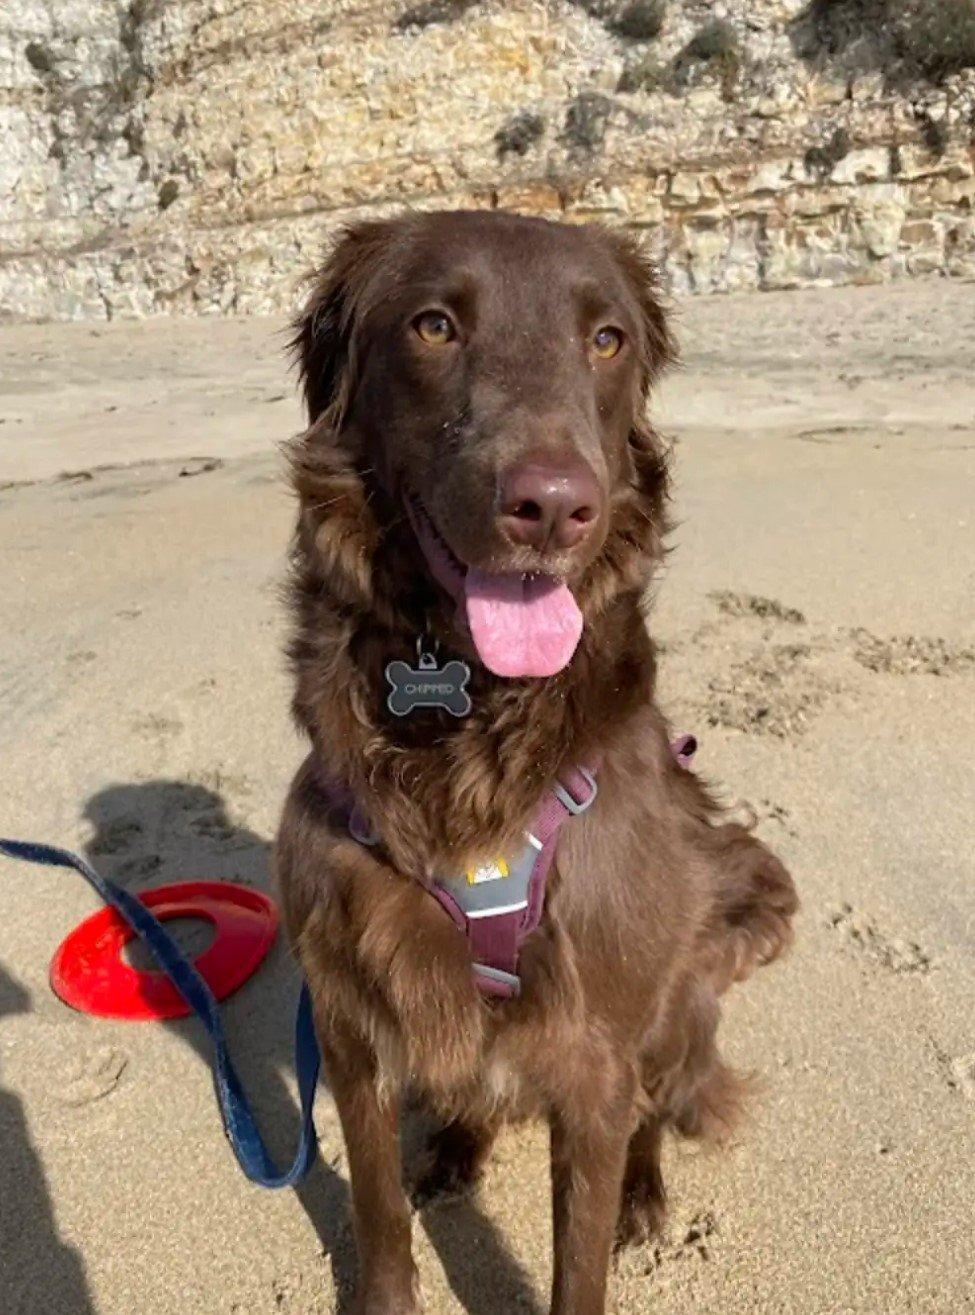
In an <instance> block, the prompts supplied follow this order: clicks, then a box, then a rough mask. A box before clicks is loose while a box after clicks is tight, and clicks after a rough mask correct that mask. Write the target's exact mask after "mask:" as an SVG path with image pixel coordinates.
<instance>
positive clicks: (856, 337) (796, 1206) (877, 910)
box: [0, 280, 975, 1315]
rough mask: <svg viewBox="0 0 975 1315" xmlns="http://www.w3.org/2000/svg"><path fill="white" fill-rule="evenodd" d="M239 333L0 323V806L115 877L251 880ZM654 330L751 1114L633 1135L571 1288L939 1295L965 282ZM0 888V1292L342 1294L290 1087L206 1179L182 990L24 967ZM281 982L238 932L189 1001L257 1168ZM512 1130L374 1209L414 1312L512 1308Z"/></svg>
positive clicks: (731, 1014)
mask: <svg viewBox="0 0 975 1315" xmlns="http://www.w3.org/2000/svg"><path fill="white" fill-rule="evenodd" d="M283 330H284V326H283V324H282V322H280V321H271V320H262V319H249V320H238V321H223V320H216V319H198V320H193V321H180V320H158V321H150V322H145V323H139V324H126V323H118V322H116V323H111V324H107V325H97V326H96V325H91V324H72V325H48V326H41V325H39V326H28V325H25V326H17V327H6V328H0V557H2V562H3V571H2V574H0V618H2V623H0V755H2V765H3V787H2V794H0V834H5V835H12V836H19V837H25V838H26V837H29V838H33V839H40V840H47V841H50V842H52V843H57V844H62V845H65V846H68V847H71V848H76V849H78V850H79V851H81V852H83V853H85V854H86V855H88V856H89V858H90V860H91V861H92V862H93V863H95V865H96V866H97V867H98V868H99V869H100V870H101V871H102V872H103V873H104V874H105V875H106V876H110V877H112V878H114V879H115V880H117V881H119V882H121V883H123V884H124V885H126V886H127V887H128V888H130V889H133V890H138V889H141V888H143V887H145V886H150V885H157V884H161V883H164V882H169V881H174V880H178V879H183V878H191V877H206V878H212V879H233V880H237V881H242V882H244V883H247V884H252V885H254V886H257V887H261V888H267V885H268V847H269V841H270V838H271V837H272V835H273V832H274V828H275V825H276V821H277V815H278V812H279V809H280V805H281V802H282V798H283V794H284V791H285V789H286V787H287V784H288V782H289V779H290V776H291V774H292V772H293V770H294V767H295V765H296V764H297V762H298V761H299V759H300V757H301V756H302V754H303V747H302V744H301V742H300V740H299V738H298V736H297V735H296V733H295V732H294V730H293V729H292V727H291V725H290V722H289V718H288V699H289V692H290V691H289V681H288V678H287V673H286V671H285V666H284V662H283V659H282V656H281V649H282V637H283V633H284V614H283V610H282V606H281V603H280V599H279V585H280V582H281V578H282V575H283V565H284V554H285V550H286V546H287V541H288V536H289V531H290V523H291V517H292V506H291V502H290V498H289V494H288V492H287V490H286V487H285V484H284V481H283V478H282V462H281V459H280V455H279V453H278V445H279V444H280V443H281V442H282V441H283V440H285V439H286V438H288V437H289V435H291V434H292V433H293V432H295V431H296V430H297V429H298V427H299V424H300V416H299V410H298V406H297V401H296V398H295V394H294V380H293V378H292V377H291V376H290V375H289V374H288V372H287V369H286V364H285V361H284V358H283V354H282V349H283V342H284V332H283ZM678 332H679V336H680V339H681V341H682V344H683V348H684V356H685V363H684V367H683V369H682V370H681V371H680V372H678V373H676V374H675V375H674V376H673V377H672V378H671V379H670V380H668V382H667V384H666V385H665V387H664V388H663V390H662V392H661V394H660V396H659V398H658V399H657V401H656V404H655V416H656V418H657V420H658V423H659V424H660V425H661V427H662V428H663V429H664V431H665V432H666V433H668V434H669V435H672V436H673V438H674V441H675V459H674V460H675V506H674V511H675V516H676V519H677V522H678V524H677V528H676V530H675V533H674V535H673V539H672V546H673V549H674V551H673V553H672V554H671V556H670V558H669V561H668V565H667V569H666V571H665V573H664V575H663V576H662V577H661V580H660V582H659V586H658V590H657V593H658V601H657V605H656V609H655V612H654V615H653V621H652V626H653V630H654V633H655V635H656V636H657V638H658V640H659V642H660V645H661V648H662V674H661V692H662V697H663V699H664V702H665V704H666V706H667V708H668V710H669V711H670V713H671V714H672V716H673V718H674V720H675V722H677V723H678V724H679V725H680V726H681V727H686V728H687V729H692V730H694V731H695V732H697V734H698V735H699V737H700V740H701V746H702V747H701V751H700V754H699V769H700V770H701V771H702V772H703V773H704V774H705V775H706V776H707V777H708V778H709V779H711V780H712V781H714V782H716V783H718V784H719V786H720V788H721V791H722V795H723V797H724V798H725V799H726V800H727V801H728V802H729V803H731V804H734V805H735V806H736V807H740V808H741V809H742V810H744V811H747V810H753V811H754V813H755V814H756V815H757V817H758V819H759V827H760V831H761V834H762V835H763V836H765V837H767V839H768V840H769V841H770V842H771V843H772V844H773V845H774V846H775V847H776V848H777V849H778V850H779V852H780V853H781V854H782V855H783V857H784V858H785V859H786V861H787V862H788V863H789V865H790V866H791V868H792V870H793V873H794V875H795V878H796V881H797V884H798V886H799V890H800V894H801V897H802V901H803V910H802V914H801V918H800V920H799V924H798V941H797V945H796V949H795V951H794V952H793V954H792V955H791V956H790V957H789V958H788V959H787V960H786V961H785V962H784V963H782V964H779V965H776V966H775V967H773V968H771V969H769V970H768V971H766V972H764V973H761V974H759V976H758V977H757V978H755V979H753V981H752V982H750V983H749V984H748V985H747V986H745V987H744V988H742V989H740V990H738V991H735V992H733V993H732V994H731V995H730V996H729V998H728V1000H727V1008H726V1022H725V1028H724V1038H725V1048H726V1050H727V1052H728V1054H729V1056H730V1057H732V1058H733V1059H734V1061H735V1062H736V1063H737V1064H739V1065H740V1066H741V1067H742V1068H744V1069H749V1070H752V1071H754V1072H756V1073H757V1074H759V1075H760V1076H761V1079H762V1090H761V1094H760V1097H759V1098H758V1100H757V1101H756V1102H755V1105H754V1110H753V1118H752V1120H751V1122H750V1124H748V1125H747V1126H746V1127H745V1128H743V1130H742V1131H741V1133H740V1134H738V1135H737V1136H736V1138H735V1141H734V1144H733V1146H732V1147H731V1148H730V1150H729V1151H727V1152H726V1153H723V1154H709V1153H700V1152H695V1151H694V1150H693V1148H688V1147H687V1146H680V1145H676V1144H674V1145H672V1146H671V1147H670V1148H669V1151H668V1155H667V1159H668V1163H667V1166H666V1168H667V1177H668V1181H669V1184H670V1186H671V1189H672V1202H671V1218H670V1224H669V1230H668V1233H667V1236H666V1237H665V1238H664V1239H663V1240H662V1241H661V1242H660V1243H658V1244H656V1245H653V1246H647V1247H643V1248H639V1249H636V1250H632V1251H629V1252H626V1253H624V1254H622V1255H621V1256H620V1257H619V1258H618V1260H617V1261H616V1263H615V1265H614V1272H613V1277H612V1284H611V1299H610V1309H611V1310H613V1311H615V1312H619V1313H620V1315H623V1313H626V1315H630V1313H633V1315H636V1313H637V1312H654V1313H657V1312H659V1313H660V1315H691V1313H692V1312H694V1313H695V1315H696V1313H698V1312H703V1311H708V1312H710V1313H711V1315H739V1313H740V1315H854V1313H856V1315H888V1313H889V1315H948V1312H952V1313H953V1315H955V1313H957V1312H960V1311H968V1310H975V1263H973V1242H972V1214H973V1205H972V1203H973V1202H975V1023H973V1008H972V1005H973V1002H975V881H973V877H975V872H973V862H972V821H973V807H972V798H973V792H972V768H973V765H975V698H973V694H975V603H973V600H975V528H973V515H972V501H973V500H972V491H973V488H975V368H973V366H975V349H973V343H975V288H973V286H972V284H971V283H967V284H966V283H961V282H958V283H950V282H944V281H940V280H938V281H931V282H918V283H911V284H906V283H905V284H895V285H893V286H888V287H868V288H845V289H835V290H824V291H821V292H804V293H797V294H794V293H775V294H765V295H747V296H746V295H737V296H732V297H724V298H718V299H704V300H698V301H693V302H688V303H685V304H683V305H681V306H680V307H678ZM0 882H2V908H3V916H2V917H0V1310H2V1311H3V1312H4V1315H86V1313H89V1312H90V1313H92V1315H95V1313H97V1315H142V1313H143V1312H145V1315H231V1313H235V1315H271V1313H272V1312H273V1313H274V1315H279V1313H281V1312H283V1313H284V1315H312V1313H313V1312H314V1313H316V1315H317V1313H319V1312H337V1311H347V1310H348V1296H349V1287H350V1281H351V1272H352V1264H353V1258H352V1257H353V1252H352V1241H351V1235H350V1230H349V1224H348V1219H347V1178H346V1167H345V1157H344V1152H343V1149H342V1142H341V1137H340V1134H339V1130H338V1125H337V1120H336V1118H335V1114H334V1109H333V1107H332V1104H331V1101H330V1098H329V1095H328V1092H327V1090H326V1089H325V1088H324V1087H323V1088H322V1090H321V1092H320V1094H319V1103H318V1109H317V1125H318V1130H319V1134H320V1140H321V1155H320V1160H319V1162H318V1164H317V1165H316V1167H315V1168H314V1170H313V1172H312V1173H311V1174H310V1175H309V1177H308V1179H307V1180H306V1182H305V1184H304V1185H303V1186H302V1187H301V1188H300V1189H299V1190H298V1192H296V1193H292V1192H284V1193H275V1194H272V1193H269V1192H264V1191H261V1190H260V1189H257V1188H254V1187H251V1186H249V1185H248V1184H247V1183H246V1182H245V1180H244V1178H243V1176H242V1174H241V1173H240V1171H239V1170H238V1168H237V1166H236V1163H235V1161H234V1159H233V1157H232V1155H231V1153H230V1151H229V1149H228V1147H227V1145H226V1142H225V1140H224V1138H223V1135H222V1132H221V1127H220V1121H219V1118H218V1114H217V1107H216V1102H215V1099H214V1095H213V1090H212V1082H211V1078H210V1072H209V1067H208V1061H207V1054H206V1047H205V1045H204V1043H203V1040H202V1033H201V1032H200V1030H199V1029H198V1027H197V1026H196V1025H195V1024H194V1023H192V1022H189V1021H187V1022H179V1023H176V1024H172V1025H162V1024H123V1023H116V1022H107V1021H102V1020H96V1019H93V1018H89V1017H85V1016H82V1015H80V1014H76V1013H73V1012H71V1011H70V1010H69V1009H67V1008H66V1007H65V1006H64V1005H62V1004H61V1003H60V1002H59V1001H58V1000H57V999H56V997H55V996H54V995H53V994H52V992H51V990H50V988H49V986H48V982H47V970H48V964H49V961H50V958H51V955H52V954H53V952H54V949H55V947H56V946H57V944H58V943H59V941H60V940H61V939H62V937H63V936H64V935H65V934H66V933H67V932H68V931H69V930H70V929H71V928H72V927H74V926H75V925H76V924H77V923H78V922H79V921H80V920H81V918H83V917H84V916H85V915H86V914H87V913H89V912H91V911H92V910H93V909H94V908H95V907H97V902H96V900H95V899H94V897H93V896H92V895H91V893H90V892H89V891H88V890H87V888H86V887H85V886H84V883H83V882H82V881H81V880H80V879H79V878H75V877H74V876H72V875H70V874H67V873H52V872H48V871H42V870H40V869H36V868H30V867H27V866H24V865H20V864H15V863H11V862H6V861H0ZM183 939H184V943H185V944H187V945H188V946H190V947H191V948H196V949H198V948H200V946H201V944H202V942H201V940H200V927H199V925H198V924H197V925H194V926H191V927H188V928H185V929H184V931H183ZM297 989H298V979H297V971H296V967H295V965H294V963H293V961H292V960H291V958H290V957H289V955H288V953H287V951H286V949H285V947H284V945H283V944H282V943H279V944H278V945H277V946H276V948H275V950H274V951H273V952H272V954H271V956H270V958H269V960H268V961H267V962H266V964H265V965H264V966H263V968H262V969H261V970H260V971H259V972H258V973H257V975H256V976H255V977H254V978H253V979H252V980H251V981H250V982H249V983H248V984H247V985H246V986H245V987H244V988H243V989H242V990H241V991H240V992H239V993H238V994H237V995H235V996H234V997H233V998H232V999H231V1000H230V1001H228V1002H227V1005H226V1006H225V1011H224V1013H225V1019H226V1023H227V1027H228V1030H229V1033H230V1039H231V1042H232V1045H233V1049H234V1053H235V1056H236V1057H239V1063H240V1067H241V1069H242V1071H243V1073H244V1075H245V1077H246V1080H247V1083H248V1086H249V1089H250V1090H251V1091H252V1092H253V1094H254V1096H255V1099H256V1102H257V1105H258V1109H259V1112H260V1114H261V1116H262V1118H263V1122H264V1126H265V1127H266V1128H267V1130H268V1137H269V1140H270V1142H271V1144H272V1146H273V1148H274V1149H275V1150H276V1151H277V1152H278V1153H279V1155H281V1157H282V1158H283V1157H284V1156H285V1155H286V1154H287V1153H288V1152H289V1150H290V1147H291V1145H292V1143H293V1139H294V1136H295V1132H296V1109H295V1100H294V1089H293V1083H292V1074H291V1066H292V1059H291V1029H292V1019H293V1009H294V1001H295V997H296V994H297ZM546 1146H547V1141H546V1137H545V1134H544V1132H543V1130H542V1129H541V1128H537V1127H528V1128H522V1129H516V1130H512V1131H509V1132H508V1133H506V1134H505V1135H504V1137H503V1138H502V1140H501V1142H500V1144H499V1147H498V1151H497V1154H496V1156H495V1158H494V1160H493V1162H492V1165H491V1168H490V1171H489V1173H488V1176H487V1179H486V1182H485V1183H484V1186H483V1188H482V1189H481V1190H480V1192H479V1193H478V1194H477V1195H476V1196H474V1197H472V1198H470V1199H468V1200H464V1201H460V1202H452V1203H446V1204H440V1205H434V1206H431V1207H429V1208H427V1209H426V1210H425V1211H423V1212H422V1213H420V1214H418V1215H417V1217H416V1219H415V1223H414V1236H415V1246H416V1252H417V1255H418V1258H419V1263H420V1269H421V1279H422V1286H423V1292H424V1298H425V1303H426V1309H427V1310H429V1311H430V1312H434V1313H435V1315H448V1313H450V1315H453V1313H455V1312H461V1311H466V1312H468V1313H469V1315H498V1313H499V1312H510V1311H525V1312H534V1313H535V1315H538V1313H539V1312H541V1311H542V1310H544V1309H546V1293H547V1285H548V1277H549V1265H550V1224H549V1182H548V1169H547V1155H546ZM407 1150H408V1151H409V1146H408V1147H407Z"/></svg>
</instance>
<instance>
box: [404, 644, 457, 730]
mask: <svg viewBox="0 0 975 1315" xmlns="http://www.w3.org/2000/svg"><path fill="white" fill-rule="evenodd" d="M470 678H471V669H470V667H469V666H468V665H467V663H466V662H461V661H460V660H459V659H454V660H453V661H451V662H445V663H444V665H443V666H442V667H441V666H438V664H437V659H436V658H435V657H434V656H433V654H432V653H421V654H420V656H419V661H418V663H417V665H416V667H411V666H410V665H409V663H408V662H390V663H389V665H388V666H387V668H386V679H387V680H388V681H389V683H390V685H391V686H392V689H391V690H390V692H389V697H388V698H387V700H386V706H387V708H389V710H390V712H391V713H393V715H394V716H396V717H408V716H409V714H410V713H411V712H415V711H416V709H417V708H444V709H446V711H447V712H449V713H450V714H451V715H452V716H454V717H466V716H467V714H468V713H469V712H470V710H471V696H470V695H469V694H468V692H467V682H468V681H469V680H470Z"/></svg>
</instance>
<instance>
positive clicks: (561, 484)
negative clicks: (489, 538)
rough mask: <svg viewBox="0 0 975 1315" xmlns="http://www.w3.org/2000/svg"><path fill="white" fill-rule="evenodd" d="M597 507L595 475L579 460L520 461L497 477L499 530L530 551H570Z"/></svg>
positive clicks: (587, 529)
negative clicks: (499, 486) (535, 549)
mask: <svg viewBox="0 0 975 1315" xmlns="http://www.w3.org/2000/svg"><path fill="white" fill-rule="evenodd" d="M599 503H600V492H599V485H598V483H597V482H596V476H595V474H594V473H593V470H592V468H591V466H589V464H588V463H587V462H585V461H583V460H582V458H581V457H573V458H570V459H568V460H560V461H540V460H534V461H533V460H527V461H523V462H520V463H519V464H518V465H515V466H511V467H510V468H509V469H508V470H507V471H506V472H505V474H504V476H503V477H502V479H501V497H500V522H501V527H502V529H503V530H504V532H505V534H507V536H508V537H509V538H510V539H511V540H512V541H513V542H514V543H520V544H527V545H528V546H529V547H532V548H538V549H545V548H550V549H554V550H556V551H563V550H565V549H567V548H575V547H576V546H577V545H578V544H580V543H582V541H583V539H585V538H586V536H587V535H588V534H589V532H590V530H591V529H592V527H593V525H594V524H595V522H596V520H597V518H598V516H599Z"/></svg>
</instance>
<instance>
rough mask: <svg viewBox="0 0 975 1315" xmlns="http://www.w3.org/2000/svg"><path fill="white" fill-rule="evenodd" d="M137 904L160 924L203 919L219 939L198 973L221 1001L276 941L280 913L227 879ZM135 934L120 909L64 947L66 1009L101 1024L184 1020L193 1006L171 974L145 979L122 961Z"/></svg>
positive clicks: (60, 982)
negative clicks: (107, 1021)
mask: <svg viewBox="0 0 975 1315" xmlns="http://www.w3.org/2000/svg"><path fill="white" fill-rule="evenodd" d="M139 899H140V900H141V901H142V903H143V904H144V905H145V906H146V908H147V909H151V910H152V911H153V913H154V914H155V915H156V917H157V918H158V919H159V921H160V922H167V921H168V920H169V919H170V918H203V919H205V920H206V921H207V922H210V923H212V924H213V926H214V927H215V928H216V935H215V936H214V938H213V941H212V943H211V944H210V945H209V946H207V948H206V949H205V950H204V951H203V953H202V954H201V955H200V957H199V958H198V959H196V960H194V965H193V966H194V967H195V968H196V970H197V972H198V973H199V974H200V976H201V977H202V978H203V980H204V981H205V982H206V984H207V985H208V986H209V988H210V990H211V991H212V992H213V994H214V995H215V996H216V998H217V999H218V1000H223V999H225V998H226V997H227V996H228V995H230V994H231V992H233V991H236V990H237V988H238V987H239V986H242V985H243V983H244V982H246V981H247V979H248V977H250V975H251V974H252V973H253V972H254V971H255V969H256V968H257V967H258V965H259V964H260V963H261V961H262V960H263V959H264V956H265V955H266V954H267V952H268V950H269V949H270V948H271V946H272V945H273V943H274V938H275V936H276V935H277V930H278V911H277V908H276V907H275V905H274V902H273V901H272V900H270V899H268V897H267V896H266V895H262V894H261V893H260V891H256V890H251V889H249V888H248V887H247V886H238V885H234V884H233V883H231V882H223V881H180V882H176V884H175V885H172V886H157V887H156V888H155V890H144V891H142V892H141V893H140V895H139ZM134 938H135V932H134V931H132V929H131V928H130V927H129V925H128V923H127V922H126V921H125V920H124V918H122V917H120V916H119V914H117V913H116V912H115V910H114V909H102V910H101V911H100V912H99V913H94V914H92V916H91V917H90V918H86V919H85V921H84V922H83V923H81V925H80V926H78V927H76V928H75V929H74V931H73V932H71V934H70V935H69V936H67V937H66V938H65V939H64V940H63V941H62V942H61V944H60V945H59V946H58V948H57V951H56V952H55V955H54V958H53V959H52V960H51V986H52V987H53V988H54V992H55V994H56V995H58V996H59V997H60V998H61V999H62V1000H63V1001H64V1003H65V1004H67V1005H70V1006H71V1008H72V1009H79V1010H81V1012H82V1013H86V1014H97V1015H99V1016H100V1017H102V1018H183V1017H184V1016H185V1015H187V1014H189V1013H190V1012H191V1011H190V1008H189V1006H188V1005H187V1003H186V1001H185V1000H184V999H183V997H182V996H181V995H180V993H179V992H178V991H177V990H176V987H175V986H174V985H173V984H172V982H171V981H170V980H169V978H168V977H167V976H166V975H165V973H161V972H151V973H141V972H137V971H136V970H135V969H134V968H130V967H129V965H128V964H126V963H123V962H122V960H121V958H120V957H119V956H120V954H121V951H122V950H123V949H124V947H125V946H126V945H127V944H128V943H129V941H131V940H133V939H134Z"/></svg>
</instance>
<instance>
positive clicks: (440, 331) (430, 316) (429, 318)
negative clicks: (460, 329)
mask: <svg viewBox="0 0 975 1315" xmlns="http://www.w3.org/2000/svg"><path fill="white" fill-rule="evenodd" d="M413 328H414V329H415V330H416V332H417V334H418V335H419V336H420V337H421V338H422V339H423V341H424V342H425V343H429V345H430V346H431V347H443V346H444V345H445V344H446V343H448V342H453V340H454V339H455V338H456V337H457V330H456V329H455V328H454V325H453V321H452V320H451V318H450V316H449V315H445V314H444V313H443V311H439V310H425V311H424V312H423V314H422V315H418V316H417V317H416V319H415V320H414V321H413Z"/></svg>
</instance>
